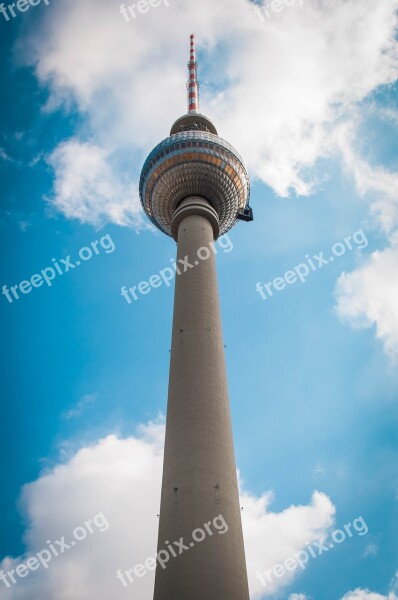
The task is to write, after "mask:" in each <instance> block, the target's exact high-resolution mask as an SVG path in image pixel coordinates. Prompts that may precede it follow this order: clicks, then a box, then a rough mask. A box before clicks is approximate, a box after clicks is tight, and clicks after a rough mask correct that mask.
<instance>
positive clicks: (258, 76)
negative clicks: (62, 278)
mask: <svg viewBox="0 0 398 600" xmlns="http://www.w3.org/2000/svg"><path fill="white" fill-rule="evenodd" d="M397 7H398V0H378V2H374V0H361V2H358V1H357V0H347V1H346V2H343V3H337V2H334V1H332V0H319V1H315V0H307V1H306V2H305V3H304V4H303V5H299V4H298V3H297V5H295V6H292V7H290V8H289V9H287V8H286V10H284V11H283V12H281V13H279V14H275V15H274V16H273V18H272V19H270V20H265V21H264V22H261V21H260V19H259V18H258V16H257V15H256V14H255V12H254V9H253V5H252V4H251V3H250V2H248V0H219V1H218V2H213V0H201V2H200V3H187V2H185V1H184V0H173V2H172V3H170V7H168V8H167V7H166V6H164V5H161V6H160V7H158V8H153V9H151V10H150V11H149V12H148V13H147V14H144V15H139V16H138V17H137V19H136V20H134V21H133V20H132V21H131V22H130V23H126V22H125V20H124V19H123V17H122V16H121V15H120V14H119V5H114V4H112V3H109V2H107V0H85V2H84V3H82V2H81V1H80V0H68V1H65V0H64V1H60V2H58V3H57V6H56V7H55V6H54V7H52V10H51V11H46V13H45V15H44V21H43V23H44V24H43V26H42V27H40V28H37V29H35V31H33V32H32V31H31V32H29V35H26V34H25V36H24V38H23V40H21V43H20V47H21V49H22V50H21V52H22V53H23V54H24V55H25V59H26V61H27V62H30V63H32V62H33V64H34V65H35V66H36V72H37V76H38V77H39V79H40V80H41V81H42V82H46V83H47V84H48V85H49V86H50V90H51V98H50V101H49V104H48V108H49V109H51V108H52V107H54V106H58V105H59V103H64V104H65V105H67V106H68V107H71V106H72V105H73V103H76V105H77V106H78V108H79V109H80V110H81V112H82V114H83V115H84V117H85V125H86V127H85V131H86V132H87V131H89V132H90V135H91V136H92V137H93V138H94V143H95V144H96V145H98V146H99V147H100V148H109V149H111V150H112V151H113V150H114V149H115V148H116V147H123V148H126V149H127V151H128V152H130V153H131V155H132V156H134V161H135V162H136V166H135V168H134V167H133V166H131V170H132V172H133V173H134V176H135V177H137V176H138V172H139V166H140V164H141V163H142V160H143V159H144V157H145V153H146V152H147V151H148V150H149V149H150V147H151V146H152V145H153V144H155V143H156V142H158V141H159V137H161V136H166V135H167V133H168V131H169V128H170V125H171V123H172V122H173V121H174V119H175V118H176V117H178V116H179V115H180V114H182V113H183V112H185V86H184V83H185V79H186V78H187V73H186V71H185V69H184V63H185V61H186V58H187V46H188V39H187V38H188V34H189V32H190V31H191V30H194V31H195V32H196V34H197V40H198V44H199V46H200V48H201V49H205V51H206V62H207V63H208V66H206V67H205V65H204V62H205V61H203V60H202V68H201V70H200V78H201V80H202V84H203V85H202V88H201V90H202V94H201V95H202V109H203V111H204V112H208V113H209V114H210V116H211V117H213V118H214V120H215V122H216V123H217V125H218V126H219V128H220V133H221V135H222V136H223V137H226V138H227V139H230V141H231V142H232V143H234V144H235V145H236V146H237V148H238V150H239V151H240V152H241V153H242V155H243V156H244V157H245V159H246V161H247V162H248V164H249V166H250V169H251V172H252V174H253V175H254V176H255V177H257V178H259V179H261V180H262V181H264V182H265V183H267V184H268V185H270V186H272V188H273V189H274V190H275V191H276V192H277V193H278V194H280V195H282V196H286V195H287V194H288V193H289V191H290V190H294V191H296V192H297V193H299V194H309V193H311V190H312V189H313V187H314V185H316V182H317V178H316V176H315V175H314V174H313V173H312V174H311V172H310V171H308V169H309V168H310V167H311V166H313V165H314V164H315V163H316V161H317V159H318V158H320V157H324V156H330V155H331V153H333V152H334V151H335V149H336V146H335V140H334V136H333V135H332V134H333V130H334V127H335V126H336V122H337V120H338V119H340V120H341V119H342V118H344V119H345V120H346V121H347V122H348V123H349V122H350V120H351V118H352V114H353V111H354V112H355V108H356V107H357V105H358V103H360V102H361V101H362V100H363V99H364V98H366V97H368V96H369V95H370V94H371V93H372V92H373V91H374V90H375V89H376V88H377V87H378V86H380V85H383V84H388V83H391V82H392V81H394V80H395V79H396V77H397V74H398V67H397V64H398V61H397V57H398V43H397V41H396V39H395V35H394V33H395V30H396V26H397V15H396V8H397ZM171 31H173V32H174V33H173V35H171V34H170V32H171ZM353 32H355V34H354V33H353ZM209 84H210V85H209ZM220 88H221V89H222V91H220ZM65 159H69V160H73V157H72V155H71V154H68V156H66V157H65ZM132 163H133V161H132ZM121 203H122V205H123V207H124V208H122V209H121V210H120V211H118V210H117V209H116V206H115V203H113V211H105V215H106V217H107V218H108V219H110V220H112V219H114V220H115V222H118V223H119V222H120V221H122V223H125V221H126V218H125V217H121V213H122V215H125V211H126V205H125V204H124V196H123V195H122V199H121ZM58 206H59V208H60V209H61V210H63V206H65V204H64V203H63V202H62V196H61V201H60V202H59V204H58ZM91 210H94V216H93V217H91V215H90V211H91ZM70 212H71V214H70V216H74V213H76V214H77V216H78V218H80V219H82V220H83V219H84V220H86V219H88V220H90V219H91V220H93V219H94V220H95V219H96V218H97V215H96V212H95V209H94V206H93V203H88V204H87V203H85V202H84V201H83V202H82V206H80V205H78V202H77V198H76V199H75V202H74V210H73V211H70ZM127 220H128V219H127Z"/></svg>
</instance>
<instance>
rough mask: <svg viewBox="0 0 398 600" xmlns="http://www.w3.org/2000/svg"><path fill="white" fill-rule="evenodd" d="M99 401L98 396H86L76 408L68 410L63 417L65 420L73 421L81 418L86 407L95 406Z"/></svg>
mask: <svg viewBox="0 0 398 600" xmlns="http://www.w3.org/2000/svg"><path fill="white" fill-rule="evenodd" d="M96 399H97V394H85V395H84V396H83V397H82V398H80V400H79V401H78V402H77V404H76V406H74V407H73V408H71V409H70V410H66V411H64V412H63V413H62V415H61V417H62V418H63V419H73V418H74V417H79V416H80V415H81V414H82V412H83V411H84V409H85V408H86V406H89V405H90V404H94V402H95V401H96Z"/></svg>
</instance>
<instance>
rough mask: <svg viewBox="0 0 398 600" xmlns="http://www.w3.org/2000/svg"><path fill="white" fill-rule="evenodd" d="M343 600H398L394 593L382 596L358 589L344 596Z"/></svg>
mask: <svg viewBox="0 0 398 600" xmlns="http://www.w3.org/2000/svg"><path fill="white" fill-rule="evenodd" d="M341 600H397V596H396V595H395V594H394V592H391V593H390V594H388V596H382V595H381V594H375V593H374V592H370V591H369V590H361V589H356V590H354V591H353V592H349V593H348V594H346V595H345V596H343V598H342V599H341Z"/></svg>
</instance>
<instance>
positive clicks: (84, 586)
mask: <svg viewBox="0 0 398 600" xmlns="http://www.w3.org/2000/svg"><path fill="white" fill-rule="evenodd" d="M163 438H164V426H163V424H162V423H159V422H157V423H149V425H147V426H143V427H141V428H140V429H139V432H138V434H137V435H136V436H135V437H129V438H126V439H122V438H120V437H117V436H116V435H109V436H107V437H105V438H104V439H101V440H99V441H98V442H97V443H95V444H93V445H92V446H90V447H86V448H82V449H80V450H79V451H77V452H75V453H74V454H73V455H72V456H70V457H69V458H68V459H67V462H65V464H62V465H57V466H55V467H54V468H52V469H51V470H49V471H47V472H45V473H43V474H42V475H41V476H40V477H39V478H38V479H37V480H36V481H34V482H33V483H31V484H29V485H27V486H26V487H25V489H24V493H23V506H24V509H25V514H26V520H27V530H26V532H25V536H24V541H25V544H26V553H25V555H24V556H20V557H15V558H11V557H8V558H5V559H3V561H2V562H1V564H0V570H1V569H3V570H4V571H5V572H8V571H9V570H10V569H15V568H16V566H17V565H18V564H20V563H21V562H24V561H26V559H27V557H28V556H29V555H31V554H34V553H37V552H38V551H40V550H42V549H44V548H47V547H48V546H47V540H50V541H52V542H55V540H60V538H61V537H62V536H65V540H66V541H67V542H68V540H69V541H70V539H71V535H72V532H73V531H74V529H75V528H76V527H77V526H80V525H82V524H83V523H85V521H87V519H90V518H92V517H94V516H95V515H98V514H100V513H102V514H103V515H104V517H105V519H106V521H107V522H108V523H109V529H108V530H107V531H103V532H102V533H100V532H99V531H96V530H94V533H93V534H91V535H88V536H87V538H86V539H84V540H83V541H81V542H79V543H78V544H76V546H75V547H73V548H71V549H69V550H67V551H66V552H65V553H64V554H63V555H61V556H59V557H57V558H55V557H54V558H53V559H52V561H51V562H50V564H49V568H48V569H47V570H44V569H43V568H41V569H39V570H37V571H35V572H30V573H29V575H28V576H27V577H26V578H23V579H18V578H17V584H16V585H13V586H11V587H10V589H9V590H7V589H6V588H5V586H4V585H3V583H1V581H0V600H31V598H33V597H34V598H40V599H41V600H91V599H92V598H96V599H97V600H109V598H130V597H131V595H132V594H133V596H134V597H137V598H140V599H141V600H150V599H151V598H152V591H153V573H151V574H148V575H146V576H145V577H143V578H142V579H139V580H137V581H136V582H135V583H134V584H133V585H132V586H130V587H128V588H123V586H122V584H121V583H120V582H119V581H118V580H117V579H116V570H117V569H119V568H121V569H123V570H124V569H129V568H132V567H134V566H135V565H136V564H137V563H142V562H143V561H144V560H145V559H146V558H148V557H150V556H153V555H154V553H155V549H156V537H157V527H158V519H157V517H156V515H157V513H158V511H159V504H160V482H161V471H162V460H163V459H162V452H163ZM241 502H242V505H243V506H244V511H243V513H242V514H243V526H244V534H245V542H246V550H247V561H248V573H249V578H250V587H251V595H252V597H259V596H260V595H261V593H262V592H263V588H262V587H261V588H260V587H259V581H258V580H257V579H256V578H255V569H256V567H257V565H258V566H259V567H264V566H265V565H266V564H267V563H269V564H274V563H275V562H277V561H279V560H281V559H282V558H284V557H286V556H290V555H291V554H292V553H294V552H295V551H297V550H299V549H300V548H302V547H303V546H304V544H305V543H306V542H307V541H311V540H314V539H316V538H318V537H319V536H320V535H322V534H323V533H325V531H326V529H327V528H328V527H329V525H330V524H331V522H332V517H333V514H334V508H333V505H332V504H331V502H330V500H329V499H328V498H327V497H326V496H325V495H323V494H321V493H319V492H316V493H315V494H314V495H313V498H312V500H311V503H310V504H309V505H307V506H290V507H289V508H287V509H286V510H284V511H282V512H280V513H276V512H270V511H269V509H268V505H269V503H270V495H269V494H266V495H264V496H263V497H261V498H257V497H255V496H253V495H251V494H249V493H247V492H245V493H243V494H242V498H241ZM285 584H286V582H283V583H282V584H281V585H285ZM260 585H261V584H260ZM274 589H276V588H274Z"/></svg>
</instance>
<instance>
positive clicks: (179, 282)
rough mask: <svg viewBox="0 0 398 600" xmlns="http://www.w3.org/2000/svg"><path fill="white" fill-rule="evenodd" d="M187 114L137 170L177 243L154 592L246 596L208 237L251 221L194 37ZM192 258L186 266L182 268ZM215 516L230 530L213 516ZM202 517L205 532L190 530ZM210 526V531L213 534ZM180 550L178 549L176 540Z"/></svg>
mask: <svg viewBox="0 0 398 600" xmlns="http://www.w3.org/2000/svg"><path fill="white" fill-rule="evenodd" d="M188 69H189V81H188V84H187V89H188V112H187V114H185V115H183V116H182V117H180V118H179V119H178V120H177V121H176V122H175V123H174V125H173V126H172V128H171V132H170V136H169V137H167V138H166V139H165V140H163V141H162V142H160V144H158V145H157V146H156V147H155V148H154V150H152V152H151V153H150V154H149V156H148V158H147V159H146V161H145V164H144V166H143V168H142V172H141V179H140V198H141V203H142V206H143V208H144V211H145V213H146V214H147V216H148V217H149V219H150V220H151V221H152V223H154V225H156V227H158V228H159V229H160V230H161V231H163V232H164V233H165V234H167V235H169V236H171V237H173V238H174V240H175V241H176V242H177V247H178V249H177V265H178V267H179V270H180V272H181V274H180V275H178V276H177V277H176V282H175V298H174V317H173V333H172V346H171V360H170V378H169V394H168V404H167V421H166V440H165V451H164V465H163V481H162V495H161V505H160V520H159V537H158V551H160V550H162V549H167V545H168V544H173V543H174V542H175V541H179V540H181V538H183V540H184V541H183V543H184V546H186V547H187V548H186V549H185V550H184V551H183V552H182V553H181V554H180V552H179V550H178V549H177V547H176V546H174V549H175V551H176V554H177V556H175V557H172V558H170V560H169V561H168V562H167V564H166V565H165V568H163V567H162V566H161V565H159V564H157V568H156V577H155V591H154V600H249V591H248V583H247V572H246V563H245V552H244V544H243V535H242V524H241V513H240V506H239V495H238V485H237V477H236V465H235V457H234V448H233V439H232V427H231V417H230V408H229V400H228V389H227V376H226V367H225V358H224V344H223V338H222V330H221V317H220V307H219V298H218V289H217V274H216V260H215V248H214V241H215V240H216V239H217V238H218V237H219V236H220V235H222V234H224V233H226V232H227V231H229V229H231V227H233V226H234V225H235V223H236V222H237V221H238V220H244V221H251V220H252V219H253V215H252V210H251V208H250V206H249V204H248V201H249V194H250V183H249V177H248V174H247V171H246V169H245V167H244V165H243V162H242V159H241V158H240V156H239V154H238V153H237V152H236V150H235V149H234V148H233V147H232V146H231V145H230V144H228V142H226V141H224V140H223V139H221V138H220V137H219V136H218V134H217V130H216V128H215V126H214V125H213V123H212V122H211V121H210V120H209V119H208V118H207V117H205V116H204V115H202V114H200V112H199V94H198V88H199V86H198V82H197V62H196V57H195V37H194V35H191V49H190V61H189V63H188ZM187 263H189V265H190V266H189V267H188V266H187ZM218 515H222V517H223V519H224V521H225V523H226V524H227V526H228V531H226V532H225V533H223V534H222V535H221V534H220V532H219V531H216V530H215V529H214V528H213V529H211V527H212V525H211V523H210V522H212V521H213V519H215V517H217V516H218ZM206 523H207V524H208V530H207V531H206V538H205V539H203V541H201V542H200V543H199V542H196V541H195V542H193V536H192V534H193V532H194V531H195V530H196V529H197V528H202V530H203V529H204V528H203V526H204V524H206ZM210 531H211V533H210ZM180 548H181V547H180Z"/></svg>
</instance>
